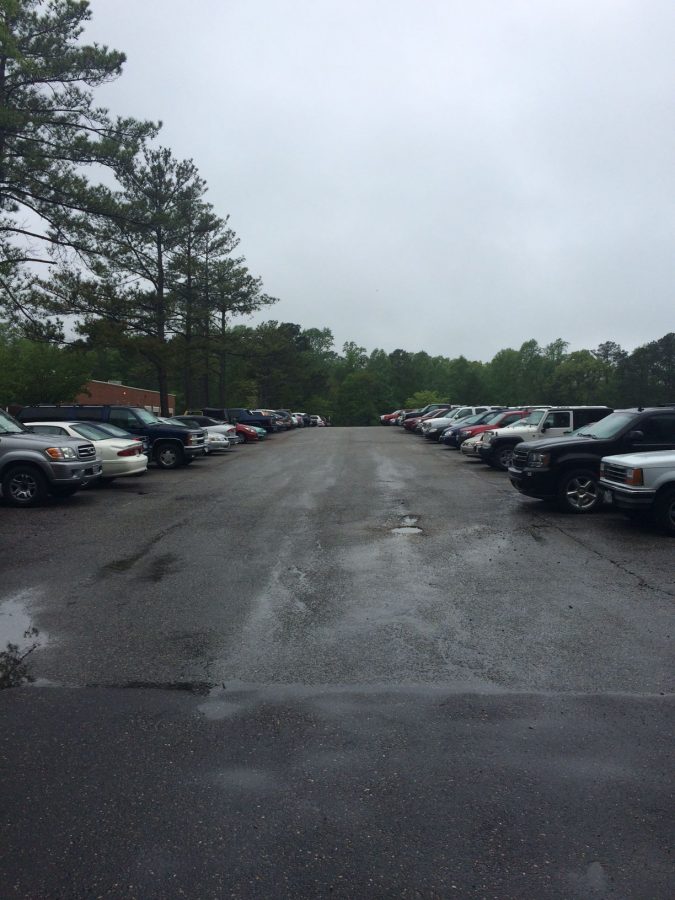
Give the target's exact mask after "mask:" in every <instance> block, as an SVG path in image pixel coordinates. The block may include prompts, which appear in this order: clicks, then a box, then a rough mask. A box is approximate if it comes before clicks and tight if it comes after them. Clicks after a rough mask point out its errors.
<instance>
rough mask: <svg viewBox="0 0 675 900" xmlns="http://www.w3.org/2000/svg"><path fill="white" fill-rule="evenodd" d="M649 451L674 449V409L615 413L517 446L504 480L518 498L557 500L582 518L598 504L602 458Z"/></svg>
mask: <svg viewBox="0 0 675 900" xmlns="http://www.w3.org/2000/svg"><path fill="white" fill-rule="evenodd" d="M648 450H675V405H673V406H660V407H651V408H648V409H642V408H641V409H619V410H616V411H615V412H613V413H611V415H609V416H607V417H606V418H604V419H601V420H600V421H599V422H595V423H594V424H592V425H586V426H583V427H582V428H579V429H578V430H577V431H575V432H574V433H573V434H571V435H569V437H561V438H544V439H543V440H538V441H531V442H528V443H523V444H519V445H518V446H517V447H515V448H514V450H513V457H512V460H511V465H510V466H509V478H510V479H511V484H512V485H513V486H514V487H515V488H517V489H518V490H519V491H520V493H521V494H525V495H526V496H528V497H536V498H537V499H539V500H545V499H549V498H556V499H557V500H558V504H559V505H560V507H561V508H562V509H564V510H567V511H570V512H575V513H587V512H591V511H592V510H595V509H597V508H598V507H599V506H600V504H601V503H602V500H603V491H602V488H601V487H600V485H599V483H598V481H599V478H600V460H601V459H602V457H603V456H613V455H615V454H618V453H638V452H640V453H642V452H645V451H648Z"/></svg>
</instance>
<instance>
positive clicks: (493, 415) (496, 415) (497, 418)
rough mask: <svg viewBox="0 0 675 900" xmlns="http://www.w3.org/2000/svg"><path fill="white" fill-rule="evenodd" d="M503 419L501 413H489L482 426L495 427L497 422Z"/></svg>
mask: <svg viewBox="0 0 675 900" xmlns="http://www.w3.org/2000/svg"><path fill="white" fill-rule="evenodd" d="M503 418H504V413H503V412H498V413H495V412H494V411H493V412H491V413H490V418H489V419H485V420H484V421H483V423H482V424H484V425H495V424H496V423H497V422H499V421H501V420H502V419H503Z"/></svg>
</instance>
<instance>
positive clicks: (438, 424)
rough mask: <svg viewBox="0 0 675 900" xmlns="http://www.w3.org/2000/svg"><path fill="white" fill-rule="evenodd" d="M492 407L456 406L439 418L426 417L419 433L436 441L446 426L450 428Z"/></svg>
mask: <svg viewBox="0 0 675 900" xmlns="http://www.w3.org/2000/svg"><path fill="white" fill-rule="evenodd" d="M492 409H493V407H492V406H458V407H457V408H456V409H453V410H451V411H450V412H449V413H448V414H447V415H445V416H442V417H441V418H433V419H427V421H426V422H423V423H422V425H421V428H420V433H421V434H423V435H424V437H425V438H428V439H429V440H430V441H431V440H433V441H437V440H438V438H439V437H440V436H441V434H442V433H443V432H444V431H445V429H446V428H450V427H451V426H452V425H456V424H458V423H459V422H462V421H464V420H465V419H468V418H469V417H470V416H476V415H479V414H480V415H483V413H486V412H489V411H490V410H492Z"/></svg>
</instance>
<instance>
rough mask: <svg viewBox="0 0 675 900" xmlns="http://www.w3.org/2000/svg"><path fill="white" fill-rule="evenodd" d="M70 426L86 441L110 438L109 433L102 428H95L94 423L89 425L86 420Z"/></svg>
mask: <svg viewBox="0 0 675 900" xmlns="http://www.w3.org/2000/svg"><path fill="white" fill-rule="evenodd" d="M70 427H71V428H72V429H73V431H75V432H77V434H79V435H80V436H81V437H83V438H87V440H88V441H107V440H108V439H109V438H110V435H109V434H108V433H107V432H106V431H104V430H103V429H102V428H97V427H96V425H90V424H89V423H88V422H77V423H76V424H74V425H71V426H70Z"/></svg>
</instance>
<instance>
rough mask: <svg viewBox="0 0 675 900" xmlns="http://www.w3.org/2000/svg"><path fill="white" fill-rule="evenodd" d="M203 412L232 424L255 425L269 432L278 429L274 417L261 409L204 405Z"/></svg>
mask: <svg viewBox="0 0 675 900" xmlns="http://www.w3.org/2000/svg"><path fill="white" fill-rule="evenodd" d="M202 413H203V415H205V416H211V417H212V418H213V419H218V420H219V421H222V422H229V423H230V424H231V425H236V424H237V423H238V422H241V423H242V424H243V425H254V426H256V427H257V428H264V429H265V431H266V432H267V433H268V434H270V433H272V432H274V431H276V422H275V420H274V418H273V417H272V416H270V415H266V414H265V413H262V412H260V411H259V410H252V409H245V408H244V407H241V406H231V407H204V409H203V410H202Z"/></svg>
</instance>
